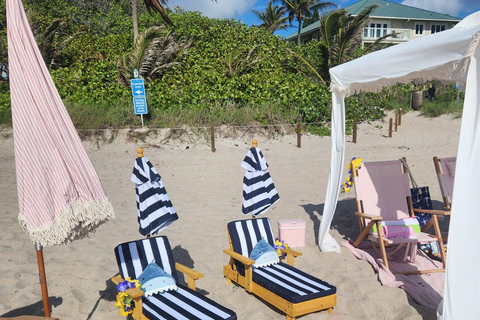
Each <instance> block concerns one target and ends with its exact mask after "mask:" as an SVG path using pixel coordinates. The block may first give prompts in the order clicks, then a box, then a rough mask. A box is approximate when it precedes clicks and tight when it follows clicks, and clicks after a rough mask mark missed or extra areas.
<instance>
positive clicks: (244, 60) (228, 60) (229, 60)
mask: <svg viewBox="0 0 480 320" xmlns="http://www.w3.org/2000/svg"><path fill="white" fill-rule="evenodd" d="M259 48H260V45H259V44H257V45H255V46H253V47H252V48H251V49H250V50H249V51H248V53H247V52H246V50H243V51H240V52H238V53H237V54H234V53H233V52H232V51H230V52H229V53H228V54H227V56H226V57H225V61H224V64H225V72H224V74H225V76H227V77H228V78H233V77H235V76H241V75H243V74H246V73H249V72H250V71H252V69H253V68H254V67H255V66H256V65H257V64H258V62H260V53H259V52H258V51H259V50H258V49H259Z"/></svg>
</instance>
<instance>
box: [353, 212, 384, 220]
mask: <svg viewBox="0 0 480 320" xmlns="http://www.w3.org/2000/svg"><path fill="white" fill-rule="evenodd" d="M355 214H356V215H357V216H359V217H362V218H366V219H370V220H379V221H380V220H383V218H382V217H380V216H372V215H370V214H366V213H363V212H355Z"/></svg>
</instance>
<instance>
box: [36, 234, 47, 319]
mask: <svg viewBox="0 0 480 320" xmlns="http://www.w3.org/2000/svg"><path fill="white" fill-rule="evenodd" d="M35 251H37V263H38V276H39V278H40V286H41V287H42V300H43V310H44V312H45V317H47V318H49V317H50V303H49V301H48V290H47V276H46V275H45V263H44V261H43V247H42V246H41V245H39V244H38V243H35Z"/></svg>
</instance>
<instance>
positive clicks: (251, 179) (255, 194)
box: [241, 139, 280, 217]
mask: <svg viewBox="0 0 480 320" xmlns="http://www.w3.org/2000/svg"><path fill="white" fill-rule="evenodd" d="M241 166H242V167H243V168H244V169H245V170H246V171H245V175H244V177H243V200H242V213H243V214H252V215H253V216H254V217H255V216H259V215H262V214H264V213H265V212H266V211H267V210H268V208H270V207H271V206H272V205H273V204H274V203H275V202H277V201H278V200H279V199H280V197H279V196H278V193H277V190H276V189H275V185H274V184H273V181H272V178H271V177H270V173H268V164H267V161H266V160H265V158H264V157H263V154H262V151H261V150H260V148H258V147H257V140H255V139H254V140H253V141H252V147H251V148H250V150H249V151H248V153H247V155H246V156H245V159H243V161H242V163H241Z"/></svg>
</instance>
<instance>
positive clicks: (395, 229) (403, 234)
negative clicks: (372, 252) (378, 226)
mask: <svg viewBox="0 0 480 320" xmlns="http://www.w3.org/2000/svg"><path fill="white" fill-rule="evenodd" d="M382 234H383V236H384V237H387V238H408V237H411V236H413V235H414V234H415V232H414V231H413V228H412V227H408V226H383V228H382Z"/></svg>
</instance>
